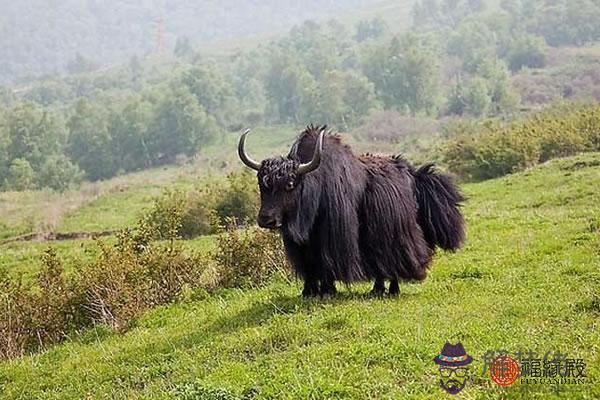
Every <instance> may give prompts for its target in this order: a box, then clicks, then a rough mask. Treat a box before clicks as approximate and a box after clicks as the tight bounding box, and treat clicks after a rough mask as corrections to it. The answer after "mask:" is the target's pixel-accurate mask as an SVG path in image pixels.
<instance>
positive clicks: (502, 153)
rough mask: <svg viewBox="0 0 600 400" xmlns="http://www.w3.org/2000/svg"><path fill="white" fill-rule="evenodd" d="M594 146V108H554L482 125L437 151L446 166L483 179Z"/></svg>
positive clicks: (598, 128)
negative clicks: (505, 123)
mask: <svg viewBox="0 0 600 400" xmlns="http://www.w3.org/2000/svg"><path fill="white" fill-rule="evenodd" d="M598 150H600V107H599V106H597V105H579V106H577V105H571V106H566V107H562V108H561V107H555V108H554V109H551V110H549V111H546V112H544V113H541V114H538V115H536V116H535V117H533V118H531V119H529V120H525V121H519V122H515V123H513V124H512V125H510V126H506V127H503V126H500V125H488V126H487V127H486V128H484V129H483V130H481V131H480V132H479V133H476V134H465V135H461V136H458V137H456V138H453V139H450V140H449V141H448V142H447V143H446V144H445V146H444V148H443V150H442V159H443V161H444V162H445V164H446V165H447V166H448V168H449V169H450V170H451V171H453V172H454V173H456V174H458V175H459V176H461V177H463V178H466V179H474V180H481V179H489V178H494V177H497V176H501V175H505V174H508V173H511V172H514V171H517V170H522V169H524V168H527V167H530V166H532V165H535V164H537V163H540V162H544V161H546V160H548V159H551V158H555V157H563V156H568V155H572V154H576V153H578V152H582V151H598Z"/></svg>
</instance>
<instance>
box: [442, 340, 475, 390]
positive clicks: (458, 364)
mask: <svg viewBox="0 0 600 400" xmlns="http://www.w3.org/2000/svg"><path fill="white" fill-rule="evenodd" d="M433 362H435V363H436V364H438V365H439V368H438V370H439V373H440V381H439V384H440V387H441V388H442V389H444V390H445V391H446V392H448V393H450V394H457V393H458V392H460V391H461V390H463V389H464V387H465V385H466V384H467V378H468V377H469V367H468V365H469V364H471V363H472V362H473V358H472V357H471V356H470V355H468V354H467V352H466V351H465V348H464V346H463V345H462V343H456V344H450V343H448V342H446V344H445V345H444V347H443V348H442V351H441V352H440V354H438V355H437V356H435V357H434V358H433Z"/></svg>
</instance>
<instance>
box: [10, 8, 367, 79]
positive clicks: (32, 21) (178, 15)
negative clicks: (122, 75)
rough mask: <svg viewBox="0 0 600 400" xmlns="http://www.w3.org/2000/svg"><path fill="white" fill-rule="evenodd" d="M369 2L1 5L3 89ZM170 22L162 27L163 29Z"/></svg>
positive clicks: (257, 31)
mask: <svg viewBox="0 0 600 400" xmlns="http://www.w3.org/2000/svg"><path fill="white" fill-rule="evenodd" d="M369 3H376V2H374V1H369V0H325V1H324V0H305V1H301V2H300V1H295V0H263V1H254V0H222V1H216V0H205V1H200V2H198V1H191V0H169V1H167V0H155V1H151V0H113V1H110V2H106V1H99V0H60V1H58V0H23V1H16V2H15V1H9V0H0V10H2V11H1V12H0V49H2V51H1V52H0V83H9V82H12V81H15V80H17V79H19V78H24V77H28V76H35V75H40V74H45V73H54V72H62V71H64V70H66V68H67V66H68V65H69V64H70V63H73V62H74V61H75V60H77V59H78V58H79V61H81V59H85V60H86V61H87V62H89V63H90V64H92V65H97V66H101V65H105V64H108V63H113V62H119V61H123V60H125V59H126V58H127V57H129V56H131V55H133V54H138V55H143V54H146V53H148V52H150V51H153V50H155V49H156V47H157V36H158V32H159V31H162V32H163V34H162V37H163V42H164V46H165V48H166V49H172V48H173V47H174V45H175V43H176V41H177V38H179V37H181V38H183V37H188V38H189V39H190V40H191V41H192V42H194V43H202V42H203V41H204V42H209V41H213V40H215V39H226V38H235V37H243V36H245V35H253V34H260V33H265V32H271V31H279V30H286V29H287V28H290V27H291V26H292V25H293V24H296V23H298V22H301V21H303V20H305V19H322V18H328V17H334V16H337V15H338V14H340V13H343V12H347V11H349V10H352V9H356V8H360V7H362V6H366V5H368V4H369ZM159 20H160V21H162V22H158V21H159Z"/></svg>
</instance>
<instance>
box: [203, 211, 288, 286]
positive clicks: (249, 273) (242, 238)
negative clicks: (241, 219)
mask: <svg viewBox="0 0 600 400" xmlns="http://www.w3.org/2000/svg"><path fill="white" fill-rule="evenodd" d="M226 223H227V224H228V225H227V226H228V227H229V228H227V229H226V230H222V231H221V233H220V234H219V236H218V237H217V250H216V251H215V253H214V255H213V258H214V260H215V261H216V263H217V264H218V265H219V270H218V271H219V273H218V276H219V284H220V286H222V287H241V288H248V287H258V286H262V285H264V284H265V282H268V281H269V279H270V278H271V277H272V276H274V275H275V274H280V275H283V276H287V275H288V273H289V267H288V266H287V263H286V261H285V260H286V257H285V252H284V250H283V244H282V242H281V238H280V237H279V235H278V234H276V233H273V232H269V231H266V230H263V229H259V228H257V227H251V228H247V229H244V230H241V229H235V227H236V226H237V223H236V221H235V219H230V220H228V221H226ZM222 229H223V228H222Z"/></svg>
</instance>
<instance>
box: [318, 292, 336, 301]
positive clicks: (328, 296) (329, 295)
mask: <svg viewBox="0 0 600 400" xmlns="http://www.w3.org/2000/svg"><path fill="white" fill-rule="evenodd" d="M334 296H335V292H334V293H323V294H321V299H323V300H331V299H332V298H333V297H334Z"/></svg>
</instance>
